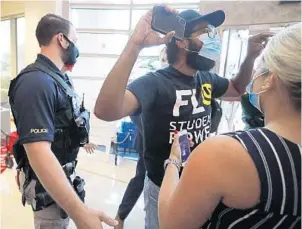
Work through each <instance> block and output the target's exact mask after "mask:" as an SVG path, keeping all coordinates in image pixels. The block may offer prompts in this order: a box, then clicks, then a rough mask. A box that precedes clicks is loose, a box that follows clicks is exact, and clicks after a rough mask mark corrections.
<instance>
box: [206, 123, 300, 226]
mask: <svg viewBox="0 0 302 229" xmlns="http://www.w3.org/2000/svg"><path fill="white" fill-rule="evenodd" d="M227 135H228V136H231V137H233V138H234V139H236V140H238V141H239V142H240V143H241V144H242V146H243V147H244V148H245V149H246V151H247V152H248V153H249V154H250V156H251V157H252V159H253V161H254V163H255V166H256V168H257V171H258V174H259V178H260V182H261V196H260V201H259V203H258V204H257V205H256V206H255V207H253V208H250V209H244V210H242V209H234V208H229V207H227V206H225V205H224V204H223V203H220V204H219V205H218V206H217V207H216V209H215V211H214V212H213V214H212V216H211V218H210V219H209V220H208V221H207V222H206V223H205V224H204V225H203V226H202V229H298V228H299V229H300V228H301V145H297V144H295V143H293V142H291V141H289V140H287V139H285V138H282V137H280V136H278V135H276V134H275V133H273V132H272V131H270V130H268V129H265V128H259V129H254V130H249V131H239V132H235V133H231V134H227Z"/></svg>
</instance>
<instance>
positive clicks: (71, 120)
mask: <svg viewBox="0 0 302 229" xmlns="http://www.w3.org/2000/svg"><path fill="white" fill-rule="evenodd" d="M64 77H65V76H64V75H63V74H62V72H61V71H60V70H59V69H58V68H57V67H56V66H55V65H54V63H53V62H51V61H50V60H49V59H48V58H47V57H45V56H43V55H41V54H39V55H38V57H37V59H36V61H35V63H33V64H31V65H29V66H27V67H26V68H25V69H23V70H22V71H21V73H20V74H19V75H18V76H17V77H16V78H15V79H14V80H12V81H11V85H10V89H9V99H10V105H11V109H12V113H13V116H14V120H15V124H16V127H17V131H18V134H19V139H18V141H17V142H16V144H15V146H14V156H15V159H16V162H17V164H18V169H20V170H22V171H23V172H24V173H25V183H24V187H23V188H24V189H25V188H26V186H27V185H28V184H29V183H30V181H32V180H33V179H34V180H36V186H35V193H36V196H35V204H34V205H33V204H32V207H33V210H34V211H40V210H42V209H44V208H46V207H48V206H50V205H52V204H54V203H55V202H54V201H53V200H52V198H51V197H50V196H49V194H48V193H47V192H46V191H45V189H44V187H43V186H42V184H41V183H40V182H39V180H38V178H37V176H36V174H35V173H34V171H33V170H32V168H31V166H30V164H29V161H28V159H27V156H26V152H25V150H24V147H23V144H26V143H32V142H39V141H48V142H52V144H51V149H52V152H53V153H54V154H55V156H56V158H57V159H58V161H59V162H60V164H61V165H62V167H63V169H64V172H65V174H66V176H67V177H68V179H69V181H70V182H71V183H72V185H73V186H74V188H75V191H76V192H77V193H78V195H79V196H80V198H81V199H82V200H83V201H84V197H85V191H84V187H83V186H84V181H83V180H82V179H81V178H80V177H76V178H75V179H74V180H71V179H70V176H71V174H73V172H74V170H75V167H76V162H77V161H76V158H77V155H78V152H79V147H80V146H81V145H83V144H85V143H87V142H88V134H89V112H88V111H87V110H85V109H84V108H83V107H80V102H77V101H78V100H79V99H78V97H77V96H76V94H75V93H74V92H73V89H71V87H70V86H69V85H67V84H66V82H65V85H63V84H62V82H61V81H60V80H62V79H63V81H64V79H65V78H64ZM66 85H67V86H66ZM67 87H69V88H67ZM22 202H23V204H25V197H24V195H23V196H22ZM62 218H67V215H66V214H65V213H64V212H63V211H62Z"/></svg>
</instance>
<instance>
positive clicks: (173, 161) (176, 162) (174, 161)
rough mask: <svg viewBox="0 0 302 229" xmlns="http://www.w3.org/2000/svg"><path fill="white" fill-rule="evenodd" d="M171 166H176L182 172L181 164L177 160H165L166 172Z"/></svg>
mask: <svg viewBox="0 0 302 229" xmlns="http://www.w3.org/2000/svg"><path fill="white" fill-rule="evenodd" d="M169 164H173V165H175V166H176V168H177V170H178V172H179V171H180V168H181V162H180V161H177V160H173V159H170V158H169V159H167V160H165V164H164V169H165V170H166V169H167V167H168V165H169Z"/></svg>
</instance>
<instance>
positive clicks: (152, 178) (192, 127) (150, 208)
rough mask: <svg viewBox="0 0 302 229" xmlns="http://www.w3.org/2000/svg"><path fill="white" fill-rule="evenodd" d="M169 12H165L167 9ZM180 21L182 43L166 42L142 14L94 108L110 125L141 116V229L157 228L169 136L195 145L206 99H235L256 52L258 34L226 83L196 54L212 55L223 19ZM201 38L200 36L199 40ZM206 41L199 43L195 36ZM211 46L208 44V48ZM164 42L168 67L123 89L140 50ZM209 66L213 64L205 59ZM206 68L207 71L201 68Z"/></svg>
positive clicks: (189, 16)
mask: <svg viewBox="0 0 302 229" xmlns="http://www.w3.org/2000/svg"><path fill="white" fill-rule="evenodd" d="M167 10H169V9H167ZM179 16H180V17H182V18H184V19H185V20H186V21H187V23H186V34H185V35H186V39H184V40H183V41H179V40H175V39H174V38H172V36H173V32H170V33H168V34H167V35H166V36H165V37H163V38H161V37H160V36H159V35H158V34H157V33H155V32H153V31H152V30H151V20H152V11H149V12H148V13H147V14H146V15H144V16H143V17H142V18H141V19H140V21H139V22H138V25H137V26H136V29H135V31H134V33H133V34H132V36H131V38H130V40H129V41H128V43H127V45H126V47H125V49H124V51H123V53H122V54H121V56H120V58H119V60H118V61H117V63H116V64H115V66H114V67H113V69H112V70H111V72H110V73H109V75H108V77H107V78H106V80H105V82H104V84H103V86H102V89H101V91H100V94H99V96H98V99H97V102H96V105H95V115H96V116H97V117H98V118H100V119H103V120H106V121H112V120H117V119H120V118H122V117H125V116H129V115H138V114H141V117H142V124H143V131H144V152H143V153H144V160H145V166H146V170H147V177H146V181H145V188H144V197H145V211H146V218H145V228H147V229H156V228H158V210H157V209H158V208H157V201H158V193H159V188H160V186H161V183H162V180H163V176H164V161H165V160H166V159H168V157H169V152H170V148H171V143H172V142H173V136H174V132H175V131H177V130H182V129H186V130H187V131H188V132H189V135H190V136H191V137H192V139H193V141H194V143H195V146H197V145H198V144H199V143H201V142H202V141H204V140H205V139H206V138H207V137H208V135H209V133H210V126H211V98H218V97H221V96H223V95H224V96H226V97H239V96H240V95H241V94H243V93H244V92H245V87H246V85H247V84H248V83H249V82H250V79H251V72H252V68H253V65H254V60H255V58H256V57H257V56H258V55H259V52H260V51H261V50H262V48H263V46H262V44H261V43H262V42H263V41H264V40H265V39H266V38H267V37H266V36H263V35H257V36H253V37H251V38H250V40H249V46H248V53H247V57H246V59H245V61H244V62H243V64H242V66H241V68H240V71H239V73H238V75H237V76H236V77H235V78H233V79H232V80H230V81H229V80H227V79H225V78H222V77H219V76H218V75H216V74H215V73H211V72H208V71H204V70H206V69H205V61H204V59H203V58H202V57H201V56H200V55H199V52H200V51H201V50H202V48H203V46H204V47H206V48H207V49H206V50H203V52H205V51H208V52H209V53H208V54H216V53H217V49H220V47H216V46H217V45H218V43H217V37H215V35H217V33H215V27H217V26H219V25H221V24H222V23H223V21H224V18H225V15H224V12H223V11H216V12H213V13H210V14H207V15H204V16H201V15H200V14H199V13H197V12H196V11H194V10H186V11H183V12H181V13H180V14H179ZM200 35H201V36H200ZM204 35H206V37H209V38H211V39H210V40H207V42H208V43H205V42H203V41H202V40H201V38H204V37H205V36H204ZM212 43H214V44H212ZM160 44H168V45H167V54H168V62H169V66H168V67H167V68H165V69H161V70H158V71H156V72H150V73H147V74H146V75H145V76H142V77H140V78H138V79H136V80H134V81H133V82H132V83H131V84H130V85H128V87H127V82H128V79H129V75H130V73H131V70H132V68H133V66H134V63H135V61H136V60H137V58H138V55H139V52H140V51H141V50H142V49H143V48H144V47H150V46H154V45H160ZM207 61H208V62H209V63H212V64H213V61H211V60H207ZM207 69H208V68H207Z"/></svg>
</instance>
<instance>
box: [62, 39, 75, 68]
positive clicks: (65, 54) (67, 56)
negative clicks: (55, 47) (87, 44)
mask: <svg viewBox="0 0 302 229" xmlns="http://www.w3.org/2000/svg"><path fill="white" fill-rule="evenodd" d="M63 36H64V38H65V39H66V40H67V41H68V42H69V46H68V48H67V49H64V48H62V61H63V63H64V64H65V65H74V64H75V63H76V62H77V58H78V57H79V49H78V48H77V46H75V44H74V43H73V42H72V41H70V40H69V39H68V38H67V37H66V36H65V35H63Z"/></svg>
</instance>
